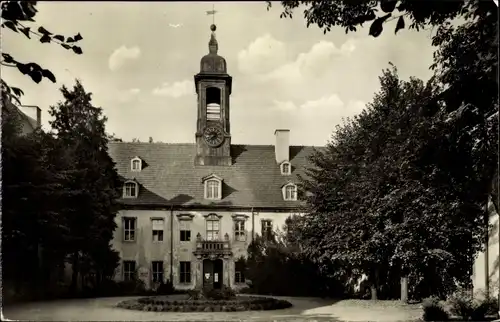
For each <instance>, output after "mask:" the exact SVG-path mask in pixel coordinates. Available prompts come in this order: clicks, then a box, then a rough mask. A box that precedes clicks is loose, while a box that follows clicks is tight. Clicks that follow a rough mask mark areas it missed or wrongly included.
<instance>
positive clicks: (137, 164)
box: [130, 157, 142, 172]
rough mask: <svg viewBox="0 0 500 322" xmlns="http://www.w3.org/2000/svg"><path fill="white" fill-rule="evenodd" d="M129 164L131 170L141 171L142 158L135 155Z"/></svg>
mask: <svg viewBox="0 0 500 322" xmlns="http://www.w3.org/2000/svg"><path fill="white" fill-rule="evenodd" d="M130 166H131V168H132V171H137V172H139V171H141V170H142V160H141V159H140V158H139V157H135V158H133V159H132V161H130Z"/></svg>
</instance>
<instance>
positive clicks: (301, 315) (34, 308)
mask: <svg viewBox="0 0 500 322" xmlns="http://www.w3.org/2000/svg"><path fill="white" fill-rule="evenodd" d="M133 298H137V297H112V298H97V299H75V300H57V301H50V302H33V303H25V304H18V305H12V306H5V307H4V308H3V315H4V317H5V318H8V319H11V320H31V321H306V320H307V321H415V320H417V319H418V318H420V316H421V310H420V309H418V308H417V307H413V306H405V305H400V304H398V303H397V302H392V301H375V302H371V301H357V300H345V301H335V300H331V299H330V300H328V299H319V298H301V297H279V296H276V297H275V298H279V299H284V300H287V301H289V302H291V303H292V304H293V307H291V308H289V309H284V310H275V311H246V312H208V313H201V312H194V313H179V312H143V311H132V310H127V309H121V308H117V307H116V304H117V303H119V302H121V301H124V300H128V299H133Z"/></svg>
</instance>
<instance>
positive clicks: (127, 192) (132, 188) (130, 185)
mask: <svg viewBox="0 0 500 322" xmlns="http://www.w3.org/2000/svg"><path fill="white" fill-rule="evenodd" d="M123 190H124V191H123V194H124V197H125V198H136V197H137V190H138V189H137V183H136V182H132V181H129V182H125V187H124V189H123Z"/></svg>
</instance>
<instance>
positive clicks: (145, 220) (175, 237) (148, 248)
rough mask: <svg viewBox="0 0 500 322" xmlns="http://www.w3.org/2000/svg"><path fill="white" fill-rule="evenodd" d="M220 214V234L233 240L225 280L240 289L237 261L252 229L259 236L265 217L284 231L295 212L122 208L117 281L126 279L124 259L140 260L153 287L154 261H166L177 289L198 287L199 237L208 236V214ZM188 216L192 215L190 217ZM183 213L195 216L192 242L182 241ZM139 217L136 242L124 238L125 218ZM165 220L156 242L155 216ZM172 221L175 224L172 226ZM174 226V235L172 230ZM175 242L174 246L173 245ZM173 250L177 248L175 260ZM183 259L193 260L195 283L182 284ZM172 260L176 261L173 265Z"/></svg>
mask: <svg viewBox="0 0 500 322" xmlns="http://www.w3.org/2000/svg"><path fill="white" fill-rule="evenodd" d="M212 213H213V214H216V215H218V216H219V217H220V219H219V220H220V231H219V236H220V239H221V240H224V237H225V235H226V234H228V236H229V243H230V247H231V250H232V253H233V256H232V258H231V259H230V260H229V261H228V267H227V271H226V272H224V278H226V279H225V280H229V281H230V286H231V287H233V288H239V287H242V286H243V285H236V284H235V281H234V274H235V273H234V271H235V264H234V262H235V260H237V259H238V258H239V257H241V256H246V251H247V247H248V245H249V244H250V242H251V241H252V232H254V234H255V235H260V234H261V228H262V224H261V221H262V220H271V221H272V223H273V230H275V231H277V230H282V229H283V226H284V224H285V220H286V219H287V218H288V217H289V216H290V215H292V214H293V213H290V212H286V213H283V212H255V211H254V213H253V216H252V212H251V211H246V212H245V211H243V212H233V211H217V210H212V211H177V210H175V211H172V212H171V211H170V210H122V211H120V212H119V213H118V215H117V217H116V219H115V220H116V224H117V226H118V227H117V229H116V231H115V235H114V239H113V247H114V249H115V250H117V251H118V252H119V254H120V258H121V262H120V265H119V267H118V269H117V271H116V274H115V280H117V281H119V280H123V261H124V260H132V261H135V262H136V269H137V270H138V272H139V276H140V278H141V279H142V280H144V282H145V283H146V287H148V288H150V287H151V286H152V283H151V276H152V275H151V274H152V261H163V268H164V280H167V279H169V278H170V270H171V267H172V268H173V269H172V277H173V284H174V286H175V287H176V288H177V289H191V288H194V286H195V281H196V276H195V275H196V274H200V273H199V270H197V268H196V262H197V259H196V258H195V256H194V254H193V251H194V250H195V248H196V236H197V234H198V233H200V235H201V237H202V239H206V216H208V215H209V214H212ZM186 215H188V216H186ZM233 215H237V216H238V217H239V218H246V219H245V232H246V240H245V241H236V240H235V238H234V218H233ZM179 216H181V217H182V218H186V217H189V216H192V219H191V220H190V221H189V222H190V230H191V241H189V242H181V241H180V221H181V219H179ZM125 217H133V218H136V232H135V241H133V242H129V241H124V226H123V223H124V218H125ZM158 218H162V219H164V227H163V228H164V233H163V241H162V242H155V241H153V234H152V219H158ZM171 223H172V226H171ZM171 228H172V234H171V233H170V231H171ZM171 245H173V247H172V248H171ZM171 250H173V254H172V259H173V261H171ZM180 261H189V262H191V276H192V277H191V283H190V284H181V283H180V277H179V267H180V264H179V262H180ZM171 263H172V264H173V265H172V266H171Z"/></svg>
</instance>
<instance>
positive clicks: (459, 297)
mask: <svg viewBox="0 0 500 322" xmlns="http://www.w3.org/2000/svg"><path fill="white" fill-rule="evenodd" d="M448 303H449V305H450V311H451V313H452V314H454V315H458V316H460V317H462V319H464V320H468V319H469V318H470V317H471V315H472V313H473V312H474V309H475V307H476V305H477V303H475V302H474V299H473V297H472V294H471V293H470V292H468V291H467V290H463V289H460V290H458V291H457V292H455V293H454V294H452V295H451V296H450V298H449V299H448Z"/></svg>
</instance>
